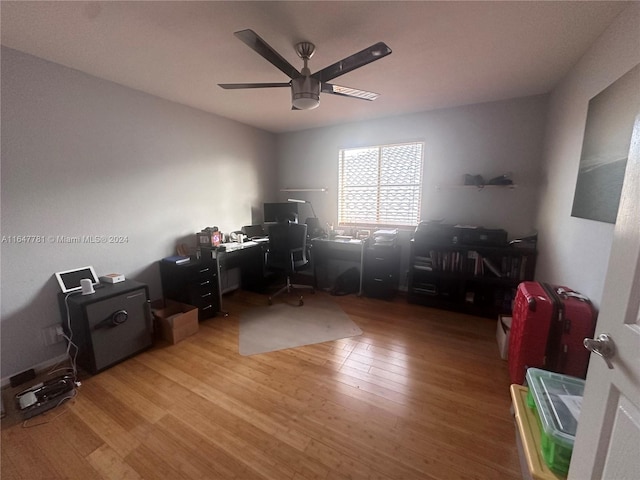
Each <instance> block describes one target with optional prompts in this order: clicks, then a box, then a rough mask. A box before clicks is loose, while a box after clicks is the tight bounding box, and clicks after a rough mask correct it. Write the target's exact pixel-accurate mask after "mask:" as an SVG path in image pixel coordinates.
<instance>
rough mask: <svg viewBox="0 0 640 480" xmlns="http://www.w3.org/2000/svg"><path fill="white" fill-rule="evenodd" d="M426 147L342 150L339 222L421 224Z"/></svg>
mask: <svg viewBox="0 0 640 480" xmlns="http://www.w3.org/2000/svg"><path fill="white" fill-rule="evenodd" d="M423 149H424V143H422V142H419V143H403V144H397V145H381V146H377V147H363V148H349V149H343V150H340V157H339V165H338V171H339V173H338V175H339V178H338V223H339V224H341V225H381V226H382V225H386V226H403V225H406V226H412V225H417V224H418V222H419V220H420V197H421V193H422V152H423Z"/></svg>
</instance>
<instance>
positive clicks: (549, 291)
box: [509, 282, 596, 385]
mask: <svg viewBox="0 0 640 480" xmlns="http://www.w3.org/2000/svg"><path fill="white" fill-rule="evenodd" d="M512 316H513V319H512V323H511V333H510V338H509V376H510V377H511V383H517V384H520V385H521V384H523V383H524V379H525V373H526V371H527V368H530V367H535V368H542V369H544V370H549V371H551V372H556V373H563V374H566V375H571V376H574V377H580V378H585V377H586V376H587V366H588V364H589V351H588V350H587V349H585V348H584V346H583V344H582V341H583V340H584V339H585V338H592V337H593V334H594V332H595V326H596V312H595V310H594V308H593V305H592V304H591V302H590V301H589V299H588V298H586V297H584V296H582V295H580V294H579V293H577V292H574V291H573V290H571V289H569V288H566V287H557V286H552V285H549V284H545V283H539V282H522V283H520V285H518V290H517V293H516V298H515V302H514V306H513V314H512Z"/></svg>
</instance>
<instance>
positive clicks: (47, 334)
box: [41, 325, 64, 347]
mask: <svg viewBox="0 0 640 480" xmlns="http://www.w3.org/2000/svg"><path fill="white" fill-rule="evenodd" d="M58 328H62V327H60V325H50V326H48V327H44V328H43V329H42V331H41V335H42V343H44V346H45V347H48V346H49V345H55V344H56V343H60V342H62V341H63V340H64V338H63V337H61V336H59V335H58Z"/></svg>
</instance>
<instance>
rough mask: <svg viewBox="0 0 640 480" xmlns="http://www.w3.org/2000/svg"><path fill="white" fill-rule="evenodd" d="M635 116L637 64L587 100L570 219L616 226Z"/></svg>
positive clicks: (639, 100)
mask: <svg viewBox="0 0 640 480" xmlns="http://www.w3.org/2000/svg"><path fill="white" fill-rule="evenodd" d="M638 114H640V64H639V65H636V66H635V67H634V68H632V69H631V70H629V71H628V72H627V73H625V74H624V75H623V76H622V77H620V78H619V79H618V80H616V81H615V82H613V83H612V84H611V85H609V86H608V87H607V88H605V89H604V90H603V91H602V92H600V93H599V94H597V95H596V96H595V97H593V98H592V99H591V100H589V108H588V111H587V123H586V126H585V132H584V139H583V141H582V153H581V156H580V168H579V170H578V179H577V181H576V189H575V194H574V197H573V208H572V210H571V216H572V217H580V218H586V219H589V220H596V221H599V222H607V223H616V217H617V215H618V206H619V205H620V194H621V192H622V182H623V181H624V172H625V168H626V166H627V157H628V155H629V147H630V146H631V133H632V131H633V122H634V119H635V117H636V115H638Z"/></svg>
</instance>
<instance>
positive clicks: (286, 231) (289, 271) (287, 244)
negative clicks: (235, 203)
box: [266, 222, 314, 306]
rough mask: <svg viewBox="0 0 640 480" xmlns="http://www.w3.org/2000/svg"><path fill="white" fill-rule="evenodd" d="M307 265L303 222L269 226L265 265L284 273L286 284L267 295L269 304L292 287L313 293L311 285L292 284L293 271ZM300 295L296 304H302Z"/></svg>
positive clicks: (305, 234) (289, 291) (292, 289)
mask: <svg viewBox="0 0 640 480" xmlns="http://www.w3.org/2000/svg"><path fill="white" fill-rule="evenodd" d="M308 266H309V259H308V258H307V226H306V225H305V224H298V223H290V222H282V223H276V224H274V225H271V226H270V227H269V249H268V250H267V260H266V267H267V269H268V270H271V271H274V272H279V273H284V274H285V275H286V284H285V285H284V286H283V287H282V288H281V289H280V290H278V291H277V292H276V293H274V294H273V295H270V296H269V305H272V304H273V298H274V297H276V296H277V295H280V294H281V293H283V292H287V293H292V292H294V289H309V290H311V292H312V293H313V291H314V290H313V286H312V285H294V284H292V283H291V277H292V276H293V274H294V273H296V272H299V271H301V270H304V269H305V268H307V267H308ZM303 303H304V302H303V301H302V295H300V296H299V299H298V306H302V305H303Z"/></svg>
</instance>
